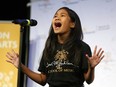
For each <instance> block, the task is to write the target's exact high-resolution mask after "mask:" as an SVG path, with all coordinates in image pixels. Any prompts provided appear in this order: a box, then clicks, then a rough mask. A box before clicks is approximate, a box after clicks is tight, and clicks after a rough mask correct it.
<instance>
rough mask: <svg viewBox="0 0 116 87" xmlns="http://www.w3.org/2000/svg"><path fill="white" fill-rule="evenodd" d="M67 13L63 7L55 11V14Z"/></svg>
mask: <svg viewBox="0 0 116 87" xmlns="http://www.w3.org/2000/svg"><path fill="white" fill-rule="evenodd" d="M63 13H64V14H68V12H67V11H66V10H65V9H60V10H58V11H57V12H56V14H63Z"/></svg>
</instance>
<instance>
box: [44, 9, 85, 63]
mask: <svg viewBox="0 0 116 87" xmlns="http://www.w3.org/2000/svg"><path fill="white" fill-rule="evenodd" d="M60 9H65V10H66V11H67V12H68V15H69V17H70V18H71V20H72V22H74V23H75V27H74V29H71V32H70V36H69V38H68V41H67V42H66V45H65V47H66V48H67V50H73V52H72V55H75V56H74V60H73V61H75V62H77V61H78V59H79V58H80V57H79V58H77V55H78V56H79V54H80V48H81V43H80V42H81V41H82V40H83V32H82V27H81V22H80V19H79V16H78V15H77V14H76V12H75V11H73V10H71V9H69V8H68V7H62V8H60ZM60 9H58V10H57V11H59V10H60ZM56 44H57V35H56V34H55V33H54V31H53V27H52V25H51V27H50V31H49V36H48V38H47V41H46V44H45V48H44V51H43V57H44V58H45V59H47V60H50V58H51V57H52V55H53V53H54V51H55V47H56Z"/></svg>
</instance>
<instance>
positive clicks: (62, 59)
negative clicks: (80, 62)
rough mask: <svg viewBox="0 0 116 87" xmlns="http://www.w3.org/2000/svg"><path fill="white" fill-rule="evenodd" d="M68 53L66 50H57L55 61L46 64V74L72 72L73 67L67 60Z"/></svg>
mask: <svg viewBox="0 0 116 87" xmlns="http://www.w3.org/2000/svg"><path fill="white" fill-rule="evenodd" d="M68 55H69V52H68V51H66V50H64V49H63V50H57V53H56V55H55V57H54V58H55V60H54V61H53V62H51V63H47V68H48V73H54V72H74V67H75V66H74V65H73V63H70V62H69V60H68V58H67V57H68Z"/></svg>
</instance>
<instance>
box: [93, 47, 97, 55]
mask: <svg viewBox="0 0 116 87" xmlns="http://www.w3.org/2000/svg"><path fill="white" fill-rule="evenodd" d="M96 51H97V46H95V48H94V51H93V55H95V54H96Z"/></svg>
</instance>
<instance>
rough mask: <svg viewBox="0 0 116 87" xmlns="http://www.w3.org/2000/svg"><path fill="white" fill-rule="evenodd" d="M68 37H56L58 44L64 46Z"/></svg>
mask: <svg viewBox="0 0 116 87" xmlns="http://www.w3.org/2000/svg"><path fill="white" fill-rule="evenodd" d="M68 36H69V35H67V34H66V35H58V42H59V43H60V44H65V43H66V41H67V40H68Z"/></svg>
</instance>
